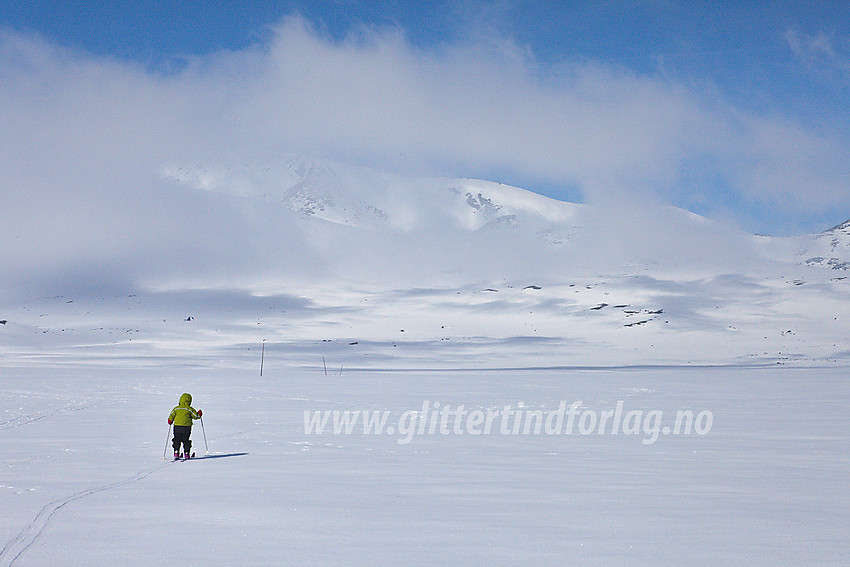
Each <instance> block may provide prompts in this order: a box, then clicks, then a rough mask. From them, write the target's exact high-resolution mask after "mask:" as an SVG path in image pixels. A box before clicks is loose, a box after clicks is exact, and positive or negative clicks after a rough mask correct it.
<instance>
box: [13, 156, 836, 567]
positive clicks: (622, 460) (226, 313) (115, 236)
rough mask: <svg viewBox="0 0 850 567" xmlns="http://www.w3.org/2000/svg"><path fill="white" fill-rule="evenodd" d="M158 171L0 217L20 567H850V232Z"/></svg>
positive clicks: (321, 175)
mask: <svg viewBox="0 0 850 567" xmlns="http://www.w3.org/2000/svg"><path fill="white" fill-rule="evenodd" d="M164 172H165V174H164V175H165V177H164V178H163V177H162V176H160V177H159V178H157V180H156V181H153V182H151V185H149V186H145V188H144V189H145V190H144V191H140V192H139V193H138V194H136V195H134V196H132V197H129V196H128V195H129V193H125V194H123V195H124V196H116V195H113V194H111V193H110V194H109V196H108V197H105V198H104V199H103V200H102V201H99V202H94V201H83V200H73V201H69V203H68V207H69V208H68V210H65V209H63V208H62V207H58V206H56V207H55V210H54V209H53V208H51V207H47V208H43V207H41V206H36V205H34V204H30V203H29V202H28V201H26V202H25V201H21V202H19V203H17V206H16V208H15V210H16V211H17V213H16V215H14V218H10V219H9V222H7V223H3V224H2V226H0V236H3V239H4V242H7V243H8V242H12V243H14V244H13V245H11V246H6V247H4V248H3V249H2V250H0V265H2V267H3V269H2V271H0V291H2V293H0V393H2V398H0V441H1V442H2V444H0V446H2V448H3V449H2V454H0V460H2V473H0V509H2V510H3V514H2V515H0V545H2V546H3V547H2V551H0V565H16V566H26V565H87V566H88V565H103V564H107V563H116V562H120V563H123V564H132V565H163V564H167V563H168V562H174V563H181V564H185V565H400V564H406V565H442V564H458V565H483V564H492V565H513V564H517V563H521V562H522V563H526V564H532V565H540V564H577V565H753V564H763V565H792V564H793V565H842V564H848V563H850V547H848V545H847V541H848V540H850V514H848V510H850V427H848V426H850V395H848V394H850V382H848V380H847V373H848V369H850V340H848V339H850V336H848V334H847V323H848V320H850V280H849V279H847V276H846V275H845V274H846V273H847V266H848V264H847V262H848V261H850V228H848V226H847V225H842V226H838V227H835V228H834V229H831V230H828V231H825V232H823V233H821V234H818V235H811V236H801V237H794V238H782V239H779V238H769V237H756V236H753V235H748V234H743V233H740V232H738V231H734V230H729V229H728V228H726V227H723V226H720V225H717V224H715V223H712V222H710V221H708V220H706V219H703V218H700V217H697V216H696V215H691V214H690V213H687V212H685V211H681V210H677V209H672V208H669V207H660V206H641V207H638V208H637V209H635V208H633V207H632V206H628V207H622V208H615V209H602V208H598V207H597V208H593V207H589V206H584V205H574V204H567V203H558V202H556V201H552V200H548V199H545V198H543V197H540V196H539V195H532V194H529V193H527V192H524V191H522V190H521V189H518V188H514V187H508V186H503V185H499V184H497V183H489V182H485V181H477V180H458V179H455V180H452V179H430V180H427V179H426V180H421V179H405V178H401V177H398V176H392V175H389V174H383V173H379V172H370V171H368V170H362V169H356V168H346V167H343V166H339V165H337V164H329V163H323V162H322V163H318V162H311V161H309V160H303V159H300V158H289V161H286V160H284V162H283V163H282V164H281V163H275V164H261V165H253V166H238V167H237V166H220V165H216V166H203V165H195V166H189V165H178V166H167V167H165V168H164ZM51 202H53V201H51ZM31 205H32V206H31ZM30 208H31V209H32V210H31V211H30ZM89 208H90V209H91V210H89ZM27 211H29V213H28V212H27ZM30 213H31V214H30ZM42 216H43V217H44V218H42ZM261 367H262V375H261V373H260V370H261ZM183 392H190V393H191V394H192V395H193V397H194V404H193V405H194V406H195V407H196V408H201V409H203V410H204V419H205V421H204V424H203V428H201V427H200V425H196V427H195V429H194V433H193V440H194V446H195V449H196V452H197V456H198V457H204V458H202V459H197V460H195V461H193V462H192V461H190V462H186V463H184V462H178V463H175V462H171V461H170V460H163V459H162V456H163V454H164V453H165V454H170V452H171V449H170V447H169V446H168V445H167V442H168V439H167V435H168V433H169V430H168V425H167V423H166V417H167V415H168V413H169V412H170V410H171V408H172V407H173V406H174V405H175V404H176V403H177V400H178V398H179V396H180V394H181V393H183ZM323 412H330V413H323ZM364 412H366V413H364ZM375 412H377V413H375ZM364 416H366V417H367V418H368V419H369V420H371V421H367V423H368V424H370V425H369V426H370V427H372V429H370V430H369V432H365V431H364V430H363V428H362V426H363V423H362V422H356V421H351V420H355V419H363V418H364ZM570 416H572V417H570ZM345 419H348V420H349V421H348V423H349V427H350V428H351V429H350V431H348V432H346V429H345V424H344V423H341V422H339V420H345ZM323 420H324V421H323ZM334 420H337V423H336V425H337V427H338V428H340V429H339V431H338V432H334V424H335V422H334ZM375 420H378V421H375ZM381 420H383V421H381ZM322 424H324V431H323V433H321V434H319V433H318V432H317V427H321V425H322ZM378 425H380V427H381V430H380V433H376V432H375V429H374V427H377V426H378ZM207 449H208V452H209V454H207Z"/></svg>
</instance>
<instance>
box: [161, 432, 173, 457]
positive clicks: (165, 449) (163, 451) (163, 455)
mask: <svg viewBox="0 0 850 567" xmlns="http://www.w3.org/2000/svg"><path fill="white" fill-rule="evenodd" d="M169 437H171V424H170V423H169V424H168V436H167V437H166V438H165V448H164V449H163V450H162V460H163V461H164V460H165V453H166V452H167V451H168V438H169Z"/></svg>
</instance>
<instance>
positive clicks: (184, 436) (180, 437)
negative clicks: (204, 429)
mask: <svg viewBox="0 0 850 567" xmlns="http://www.w3.org/2000/svg"><path fill="white" fill-rule="evenodd" d="M191 435H192V426H191V425H175V426H174V439H172V440H171V446H172V447H174V452H175V453H179V452H180V445H181V444H182V445H183V453H184V454H186V455H188V454H189V450H190V449H191V448H192V441H190V440H189V436H191Z"/></svg>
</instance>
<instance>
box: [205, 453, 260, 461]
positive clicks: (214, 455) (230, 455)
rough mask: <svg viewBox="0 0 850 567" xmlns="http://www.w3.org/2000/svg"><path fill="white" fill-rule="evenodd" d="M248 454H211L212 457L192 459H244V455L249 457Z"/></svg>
mask: <svg viewBox="0 0 850 567" xmlns="http://www.w3.org/2000/svg"><path fill="white" fill-rule="evenodd" d="M247 454H248V453H225V454H223V455H220V454H211V455H201V456H200V457H195V458H194V459H192V460H193V461H196V460H198V459H222V458H224V457H242V456H243V455H247Z"/></svg>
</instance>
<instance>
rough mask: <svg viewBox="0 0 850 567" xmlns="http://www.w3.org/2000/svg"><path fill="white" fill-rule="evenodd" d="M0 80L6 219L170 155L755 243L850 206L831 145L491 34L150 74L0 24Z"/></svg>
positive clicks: (290, 29)
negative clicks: (562, 200) (488, 187)
mask: <svg viewBox="0 0 850 567" xmlns="http://www.w3.org/2000/svg"><path fill="white" fill-rule="evenodd" d="M789 57H793V54H792V53H790V52H789ZM0 72H2V74H3V75H4V76H5V77H6V80H4V81H3V82H2V86H0V116H2V117H3V120H4V122H5V123H6V124H7V129H6V132H7V134H6V135H5V136H4V137H3V140H2V150H3V151H2V157H0V176H2V177H0V181H2V183H3V186H4V187H5V189H4V192H5V193H6V194H7V195H8V197H7V202H10V204H9V206H8V207H5V209H6V210H5V213H6V215H7V216H8V217H9V218H11V219H12V220H14V219H21V218H25V219H28V220H35V219H36V218H38V217H39V216H43V217H44V218H48V219H50V218H52V214H51V209H52V208H54V207H60V205H59V202H60V201H62V202H64V204H63V205H62V206H61V208H62V211H61V212H57V213H56V215H58V216H61V217H62V218H63V219H64V218H68V217H74V216H78V217H83V218H85V217H86V215H87V214H89V213H92V214H96V212H95V211H91V205H90V204H85V205H83V204H81V203H83V202H85V203H108V202H110V201H122V200H123V199H138V198H140V197H139V195H142V194H145V193H150V192H151V191H152V189H151V186H152V185H153V184H155V180H154V179H153V177H154V176H155V173H156V172H157V171H158V170H159V168H160V167H161V166H162V164H164V163H167V162H170V161H173V160H175V159H177V160H184V161H193V160H194V161H203V162H205V163H214V162H216V161H218V162H228V163H232V162H244V161H247V160H250V159H255V158H257V157H258V156H267V155H270V154H271V155H276V154H279V153H281V152H295V153H301V154H306V155H315V156H319V157H327V158H332V159H338V160H342V161H346V162H352V163H359V164H361V165H366V166H370V167H377V168H380V169H385V170H389V171H395V172H399V173H405V174H416V175H441V176H474V177H479V178H485V179H491V180H495V181H509V182H512V183H514V184H517V183H516V182H514V180H521V181H523V183H522V186H524V187H526V188H529V189H532V190H533V189H535V187H536V186H538V185H539V186H540V187H545V188H547V189H546V190H547V192H548V193H549V194H550V195H553V196H556V197H558V196H561V197H563V196H570V197H574V196H576V195H580V196H581V197H582V200H583V201H585V202H588V203H592V204H603V205H605V206H608V207H610V206H614V205H616V204H619V203H626V204H627V206H631V205H633V204H634V203H636V202H645V201H648V200H655V201H660V202H662V203H671V204H676V205H678V206H682V207H684V208H688V209H691V210H697V211H699V212H702V213H707V214H708V215H709V216H712V217H714V218H718V219H725V220H728V221H731V222H733V223H738V224H740V225H743V226H744V227H745V228H747V229H749V230H751V231H753V232H754V231H759V230H769V231H772V232H775V233H787V232H795V231H798V232H799V231H800V230H801V228H803V227H805V229H806V230H808V231H811V230H812V229H813V228H814V226H813V225H812V223H813V222H815V221H816V220H817V219H820V218H823V216H824V213H825V211H828V210H830V209H833V210H834V209H836V208H838V209H842V208H848V205H850V183H848V181H850V172H848V171H847V169H846V166H845V165H844V164H846V163H850V160H848V159H847V158H848V157H850V156H848V148H847V144H846V140H844V139H843V136H842V135H840V134H839V133H836V132H826V131H822V130H816V129H812V128H809V127H807V126H806V125H805V124H802V123H799V122H797V121H795V120H794V119H793V118H792V117H783V116H782V115H779V114H767V113H763V114H759V113H757V112H754V111H752V110H748V109H745V108H742V107H740V106H737V105H736V104H734V103H733V102H731V101H730V100H729V99H727V98H725V97H724V95H723V94H722V93H721V92H720V91H719V90H718V89H716V88H713V86H712V85H710V84H693V83H687V82H684V81H682V80H677V79H675V78H671V77H666V76H664V75H663V74H661V73H657V74H651V73H648V74H641V73H636V72H632V71H629V70H626V69H622V68H616V67H613V66H610V65H604V64H600V63H595V62H593V61H585V62H579V63H566V62H565V63H561V64H558V65H555V66H552V65H542V64H540V63H539V62H538V61H537V60H536V59H535V57H534V55H533V54H531V53H530V52H529V51H528V50H527V49H525V48H524V47H523V46H522V45H521V44H518V43H516V42H514V41H513V40H511V38H510V37H508V36H504V35H501V34H499V33H497V32H492V33H490V34H489V35H487V34H483V33H481V34H477V35H476V36H475V39H474V40H470V41H467V42H459V43H453V44H443V45H440V46H432V47H430V48H423V47H420V46H414V45H413V44H411V43H410V42H409V41H408V40H407V39H406V38H405V35H404V33H403V31H401V30H399V29H397V28H377V29H361V30H359V31H356V32H352V33H351V34H350V35H349V36H348V37H347V38H345V39H343V40H338V39H334V38H332V37H330V36H328V35H326V34H325V33H324V32H322V31H321V30H318V29H316V28H315V27H313V26H312V25H311V24H309V23H307V22H306V21H305V20H303V19H301V18H298V17H290V18H287V19H285V20H284V21H282V22H281V23H280V24H279V25H278V26H277V27H276V28H275V29H274V31H273V33H272V34H271V36H270V38H269V39H268V40H267V41H265V42H263V43H259V44H257V45H255V46H253V47H252V48H249V49H245V50H242V51H237V52H227V51H223V52H219V53H216V54H214V55H211V56H207V57H198V58H190V59H188V60H187V61H186V62H185V65H184V66H182V67H181V68H179V69H177V70H174V71H173V72H170V73H164V72H152V71H150V70H147V69H144V68H142V67H141V66H140V65H137V64H133V63H129V62H126V61H121V60H116V59H110V58H107V57H94V56H90V55H88V54H86V53H81V52H75V51H71V50H67V49H63V48H59V47H57V46H55V45H51V44H50V43H48V42H46V41H42V40H39V39H38V38H34V37H30V36H26V35H21V34H17V33H13V32H9V31H6V32H4V33H2V35H1V36H0ZM558 187H561V188H562V189H558ZM34 203H38V206H34ZM44 209H47V210H44ZM5 220H9V219H5ZM59 220H60V219H55V218H54V222H58V221H59ZM58 224H61V222H58ZM818 228H820V226H818Z"/></svg>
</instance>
